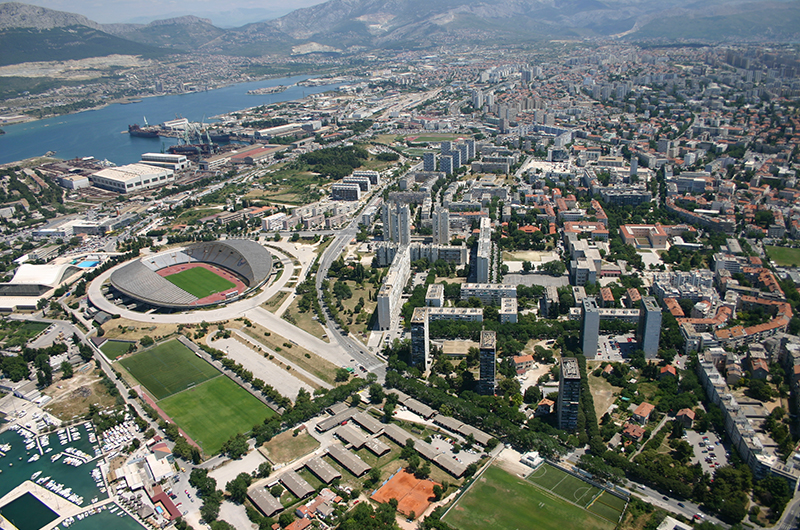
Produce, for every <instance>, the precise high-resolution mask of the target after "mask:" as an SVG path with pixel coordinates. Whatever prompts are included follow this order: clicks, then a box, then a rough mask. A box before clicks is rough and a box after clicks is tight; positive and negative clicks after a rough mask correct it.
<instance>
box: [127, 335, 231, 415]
mask: <svg viewBox="0 0 800 530" xmlns="http://www.w3.org/2000/svg"><path fill="white" fill-rule="evenodd" d="M119 362H120V364H121V365H122V366H124V367H125V369H126V370H128V372H130V374H131V375H132V376H133V377H134V378H135V379H136V380H137V381H139V382H140V383H141V384H143V385H144V387H145V388H147V390H148V391H149V392H150V393H151V394H153V397H155V398H156V400H161V399H164V398H165V397H167V396H171V395H172V394H175V393H176V392H180V391H181V390H184V389H186V388H189V387H190V386H192V385H199V384H200V383H202V382H203V381H207V380H208V379H211V378H213V377H217V376H219V375H221V374H220V372H219V370H217V369H216V368H214V367H213V366H211V365H210V364H208V363H207V362H205V361H204V360H203V359H201V358H200V357H198V356H197V355H195V354H194V353H192V351H191V350H190V349H189V348H187V347H186V346H184V345H183V344H181V343H180V342H178V341H177V340H171V341H168V342H165V343H163V344H159V345H158V346H156V347H154V348H151V349H149V350H145V351H143V352H141V353H137V354H136V355H133V356H131V357H128V358H127V359H123V360H121V361H119Z"/></svg>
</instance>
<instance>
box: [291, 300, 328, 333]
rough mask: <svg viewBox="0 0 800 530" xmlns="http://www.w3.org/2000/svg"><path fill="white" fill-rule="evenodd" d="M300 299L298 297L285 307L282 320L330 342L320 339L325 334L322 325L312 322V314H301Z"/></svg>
mask: <svg viewBox="0 0 800 530" xmlns="http://www.w3.org/2000/svg"><path fill="white" fill-rule="evenodd" d="M300 298H301V297H300V296H298V297H297V298H295V299H294V300H292V303H291V304H289V307H287V308H286V311H284V313H283V319H284V320H286V321H287V322H291V323H292V324H294V325H295V326H297V327H298V328H300V329H302V330H303V331H305V332H307V333H310V334H311V335H314V336H315V337H317V338H318V339H320V340H324V341H325V342H330V340H329V339H328V338H327V337H326V338H324V339H323V338H322V336H323V335H327V333H325V329H323V327H322V325H321V324H320V323H319V320H314V316H315V315H314V312H313V311H311V310H309V311H306V312H305V313H302V312H301V311H300V308H299V304H300Z"/></svg>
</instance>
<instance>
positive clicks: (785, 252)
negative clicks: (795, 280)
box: [764, 245, 800, 267]
mask: <svg viewBox="0 0 800 530" xmlns="http://www.w3.org/2000/svg"><path fill="white" fill-rule="evenodd" d="M764 248H765V249H766V251H767V253H768V254H769V257H770V259H771V260H772V261H774V262H775V263H776V264H778V265H782V266H784V267H792V266H795V267H796V266H798V265H800V248H786V247H773V246H770V245H765V246H764Z"/></svg>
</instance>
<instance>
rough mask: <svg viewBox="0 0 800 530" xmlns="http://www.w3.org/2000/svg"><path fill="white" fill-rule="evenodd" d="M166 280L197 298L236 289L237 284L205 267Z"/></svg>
mask: <svg viewBox="0 0 800 530" xmlns="http://www.w3.org/2000/svg"><path fill="white" fill-rule="evenodd" d="M165 279H166V280H167V281H169V282H170V283H172V284H173V285H176V286H178V287H180V288H181V289H183V290H184V291H186V292H187V293H189V294H191V295H194V296H196V297H197V298H205V297H206V296H209V295H212V294H215V293H219V292H221V291H225V290H227V289H231V288H233V287H236V284H235V283H233V282H230V281H228V280H226V279H225V278H223V277H222V276H217V275H216V274H214V273H213V272H211V271H210V270H208V269H206V268H204V267H194V268H193V269H189V270H185V271H183V272H178V273H176V274H170V275H169V276H165Z"/></svg>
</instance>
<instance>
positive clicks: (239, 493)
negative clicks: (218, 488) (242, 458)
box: [225, 473, 253, 504]
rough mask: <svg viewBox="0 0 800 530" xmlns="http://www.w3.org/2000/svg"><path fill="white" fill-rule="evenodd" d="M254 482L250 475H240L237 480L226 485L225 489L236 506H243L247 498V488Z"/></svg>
mask: <svg viewBox="0 0 800 530" xmlns="http://www.w3.org/2000/svg"><path fill="white" fill-rule="evenodd" d="M252 481H253V477H251V476H250V475H249V474H248V473H239V474H238V475H237V476H236V478H235V479H233V480H231V481H230V482H228V483H227V484H226V485H225V489H226V490H228V493H230V495H231V500H232V501H233V502H235V503H236V504H242V503H243V502H244V500H245V499H246V498H247V488H248V487H249V486H250V483H251V482H252Z"/></svg>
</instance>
